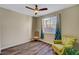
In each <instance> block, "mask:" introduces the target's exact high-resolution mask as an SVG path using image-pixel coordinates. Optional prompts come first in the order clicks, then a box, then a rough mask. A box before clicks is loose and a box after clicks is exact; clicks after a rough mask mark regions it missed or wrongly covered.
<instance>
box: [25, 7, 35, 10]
mask: <svg viewBox="0 0 79 59" xmlns="http://www.w3.org/2000/svg"><path fill="white" fill-rule="evenodd" d="M25 8H28V9H31V10H34V9H33V8H31V7H28V6H25Z"/></svg>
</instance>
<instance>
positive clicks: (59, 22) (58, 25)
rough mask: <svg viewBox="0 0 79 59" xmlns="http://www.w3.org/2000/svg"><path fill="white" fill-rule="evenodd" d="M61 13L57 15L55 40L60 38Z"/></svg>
mask: <svg viewBox="0 0 79 59" xmlns="http://www.w3.org/2000/svg"><path fill="white" fill-rule="evenodd" d="M61 39H62V37H61V14H59V15H58V18H57V24H56V33H55V40H61Z"/></svg>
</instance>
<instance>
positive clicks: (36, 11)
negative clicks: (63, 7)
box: [25, 5, 48, 15]
mask: <svg viewBox="0 0 79 59" xmlns="http://www.w3.org/2000/svg"><path fill="white" fill-rule="evenodd" d="M25 8H28V9H30V10H33V11H34V12H35V15H37V13H38V11H45V10H48V8H41V9H39V8H38V5H35V8H31V7H28V6H25Z"/></svg>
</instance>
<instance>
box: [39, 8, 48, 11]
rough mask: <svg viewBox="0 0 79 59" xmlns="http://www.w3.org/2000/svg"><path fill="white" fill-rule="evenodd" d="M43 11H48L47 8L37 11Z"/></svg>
mask: <svg viewBox="0 0 79 59" xmlns="http://www.w3.org/2000/svg"><path fill="white" fill-rule="evenodd" d="M44 10H48V9H47V8H41V9H39V11H44Z"/></svg>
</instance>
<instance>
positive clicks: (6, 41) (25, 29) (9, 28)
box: [0, 8, 32, 49]
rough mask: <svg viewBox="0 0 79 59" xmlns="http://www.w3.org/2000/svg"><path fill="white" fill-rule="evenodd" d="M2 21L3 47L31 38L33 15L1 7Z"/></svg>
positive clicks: (0, 18)
mask: <svg viewBox="0 0 79 59" xmlns="http://www.w3.org/2000/svg"><path fill="white" fill-rule="evenodd" d="M0 21H1V23H2V28H1V29H2V31H1V32H2V34H1V35H2V39H1V48H2V49H4V48H8V47H11V46H15V45H18V44H22V43H25V42H28V41H30V40H31V32H32V17H30V16H26V15H23V14H19V13H17V12H13V11H10V10H7V9H4V8H0Z"/></svg>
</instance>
